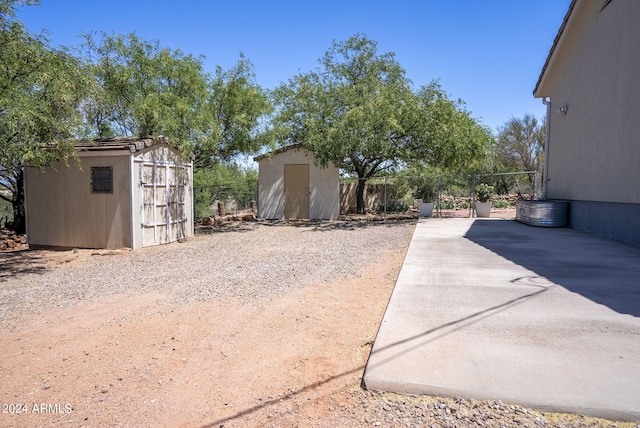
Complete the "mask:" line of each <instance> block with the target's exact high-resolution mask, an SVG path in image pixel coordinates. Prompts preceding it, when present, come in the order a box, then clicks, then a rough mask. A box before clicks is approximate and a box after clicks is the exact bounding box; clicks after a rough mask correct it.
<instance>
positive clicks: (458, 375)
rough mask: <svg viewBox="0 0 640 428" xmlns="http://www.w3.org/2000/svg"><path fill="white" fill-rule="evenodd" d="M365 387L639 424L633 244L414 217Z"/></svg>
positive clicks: (568, 232) (637, 254) (639, 282)
mask: <svg viewBox="0 0 640 428" xmlns="http://www.w3.org/2000/svg"><path fill="white" fill-rule="evenodd" d="M364 383H365V385H366V387H367V388H369V389H374V390H384V391H395V392H402V393H412V394H433V395H442V396H450V397H464V398H470V399H471V398H473V399H493V400H498V399H499V400H502V401H504V402H506V403H513V404H519V405H523V406H527V407H533V408H536V409H541V410H553V411H562V412H572V413H583V414H586V415H590V416H599V417H605V418H611V419H622V420H632V421H638V420H640V248H637V247H633V246H629V245H625V244H622V243H618V242H614V241H609V240H604V239H600V238H597V237H594V236H591V235H587V234H584V233H581V232H578V231H575V230H573V229H569V228H561V229H552V228H536V227H530V226H527V225H523V224H520V223H516V222H514V221H510V220H503V219H472V218H469V219H457V218H452V219H437V218H429V219H421V220H420V221H419V223H418V225H417V226H416V230H415V232H414V235H413V238H412V241H411V244H410V246H409V249H408V252H407V255H406V258H405V261H404V265H403V267H402V270H401V272H400V275H399V277H398V280H397V283H396V286H395V289H394V291H393V294H392V296H391V299H390V302H389V305H388V307H387V310H386V313H385V315H384V319H383V321H382V324H381V326H380V330H379V332H378V335H377V338H376V340H375V344H374V346H373V349H372V352H371V356H370V358H369V361H368V363H367V367H366V370H365V375H364Z"/></svg>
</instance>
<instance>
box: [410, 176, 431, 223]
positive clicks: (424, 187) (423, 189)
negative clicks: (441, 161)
mask: <svg viewBox="0 0 640 428" xmlns="http://www.w3.org/2000/svg"><path fill="white" fill-rule="evenodd" d="M413 193H414V195H415V198H416V199H417V200H418V201H419V202H418V209H419V210H420V217H431V216H432V215H433V206H434V201H435V198H436V189H435V186H434V183H433V181H432V180H429V179H428V178H422V177H421V179H420V180H419V181H418V182H417V183H415V190H414V192H413Z"/></svg>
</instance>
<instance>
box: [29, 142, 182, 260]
mask: <svg viewBox="0 0 640 428" xmlns="http://www.w3.org/2000/svg"><path fill="white" fill-rule="evenodd" d="M77 151H78V162H76V161H75V160H73V159H71V160H69V165H68V166H67V165H65V163H64V162H63V161H60V162H58V163H56V164H54V165H52V166H50V167H45V168H35V167H27V168H25V200H26V217H27V240H28V243H29V246H30V247H32V248H43V247H44V248H48V247H58V248H104V249H117V248H131V249H134V250H135V249H139V248H142V247H147V246H151V245H158V244H165V243H169V242H173V241H178V240H182V239H185V238H187V237H189V236H192V235H193V187H192V176H193V174H192V164H191V162H189V161H185V160H184V159H182V158H181V156H180V153H179V152H178V150H177V149H176V148H174V147H173V146H171V145H170V144H168V141H167V140H166V139H164V138H159V139H139V140H133V139H127V138H114V139H109V140H102V141H96V142H81V143H78V144H77Z"/></svg>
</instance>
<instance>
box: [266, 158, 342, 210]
mask: <svg viewBox="0 0 640 428" xmlns="http://www.w3.org/2000/svg"><path fill="white" fill-rule="evenodd" d="M286 164H308V165H309V217H310V218H311V219H318V220H319V219H329V220H330V219H337V218H338V217H340V175H339V172H338V168H336V167H335V166H334V165H333V164H329V165H328V166H327V167H326V168H321V167H320V166H317V165H315V164H314V157H313V154H312V153H311V152H310V151H308V150H306V149H291V150H288V151H285V152H282V153H277V154H275V155H273V156H272V157H267V158H263V159H261V160H260V161H258V165H259V177H260V179H259V184H258V216H259V217H262V218H266V219H282V218H284V165H286Z"/></svg>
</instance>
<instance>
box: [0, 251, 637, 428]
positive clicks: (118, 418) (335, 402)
mask: <svg viewBox="0 0 640 428" xmlns="http://www.w3.org/2000/svg"><path fill="white" fill-rule="evenodd" d="M407 245H408V242H407ZM405 252H406V246H405V247H399V248H396V249H394V250H389V251H386V252H385V253H384V254H382V255H381V256H379V257H376V258H375V259H373V260H370V262H369V265H368V266H367V267H366V268H364V269H358V272H361V273H359V274H358V275H353V276H352V277H349V278H347V279H346V280H341V281H335V282H319V283H316V284H310V285H307V286H301V287H298V288H292V289H290V290H288V291H287V292H285V293H281V294H278V295H276V296H275V297H268V298H261V299H257V300H253V301H251V302H242V301H240V300H234V299H231V298H225V299H222V298H211V299H209V300H207V301H189V302H187V303H176V302H175V300H172V299H171V296H169V295H165V294H162V293H160V292H153V293H149V292H146V293H139V294H127V295H118V294H112V295H108V296H100V297H97V298H90V299H87V300H81V301H78V302H77V303H74V304H73V305H71V306H66V307H52V308H50V309H48V310H46V311H44V312H43V313H41V314H40V315H38V316H33V315H32V316H23V317H20V318H19V319H12V320H11V322H10V323H8V324H4V326H5V327H3V329H2V335H1V336H0V349H1V352H0V402H1V403H2V409H0V426H11V427H34V426H74V427H82V426H87V427H89V426H91V427H98V426H100V427H102V426H136V427H137V426H140V427H142V426H172V427H173V426H184V427H261V426H269V427H360V426H496V427H497V426H507V427H515V426H532V427H533V426H535V427H538V426H576V427H578V426H579V427H586V426H635V425H632V424H618V423H610V422H607V421H601V420H596V421H595V422H594V420H593V419H585V418H583V417H576V416H573V415H552V414H542V413H539V412H532V411H530V410H527V409H522V408H520V407H516V406H508V405H504V404H503V403H500V402H488V403H487V402H485V403H479V402H474V401H473V400H471V401H469V400H461V399H455V400H454V399H442V398H438V397H422V398H415V397H406V396H398V395H395V394H382V393H376V392H370V391H365V390H363V389H362V388H361V384H360V383H361V379H362V375H363V370H364V367H365V364H366V361H367V357H368V355H369V352H370V350H371V345H372V343H373V340H374V338H375V335H376V332H377V329H378V326H379V324H380V322H381V319H382V316H383V314H384V310H385V308H386V304H387V302H388V300H389V297H390V294H391V292H392V290H393V286H394V284H395V280H396V277H397V275H398V273H399V271H400V268H401V265H402V261H403V258H404V255H405ZM115 254H117V255H119V256H122V257H128V254H132V253H128V252H126V251H125V252H122V251H118V252H110V251H91V250H78V251H64V252H46V251H26V252H15V253H12V254H8V255H5V257H4V258H3V263H5V264H6V265H7V266H11V268H10V269H4V271H5V272H6V271H11V272H12V275H16V274H17V275H20V274H22V273H28V272H39V271H41V270H43V271H45V270H51V269H62V268H65V267H69V266H71V267H76V266H77V267H81V266H83V265H84V264H88V263H94V262H95V260H96V259H97V258H100V259H102V260H104V259H103V258H102V257H100V256H104V257H107V258H108V257H113V256H114V255H115ZM7 266H5V268H6V267H7ZM2 270H3V269H0V271H2ZM69 271H70V272H71V273H72V272H73V269H70V270H69ZM2 279H3V278H2V275H0V284H1V282H2ZM0 304H1V302H0ZM463 415H467V416H464V418H463V417H462V416H463ZM471 420H473V421H474V422H473V424H471V422H469V421H471ZM389 421H391V422H389ZM456 421H457V422H456ZM465 421H466V422H465ZM523 421H525V422H526V423H524V422H523Z"/></svg>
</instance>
